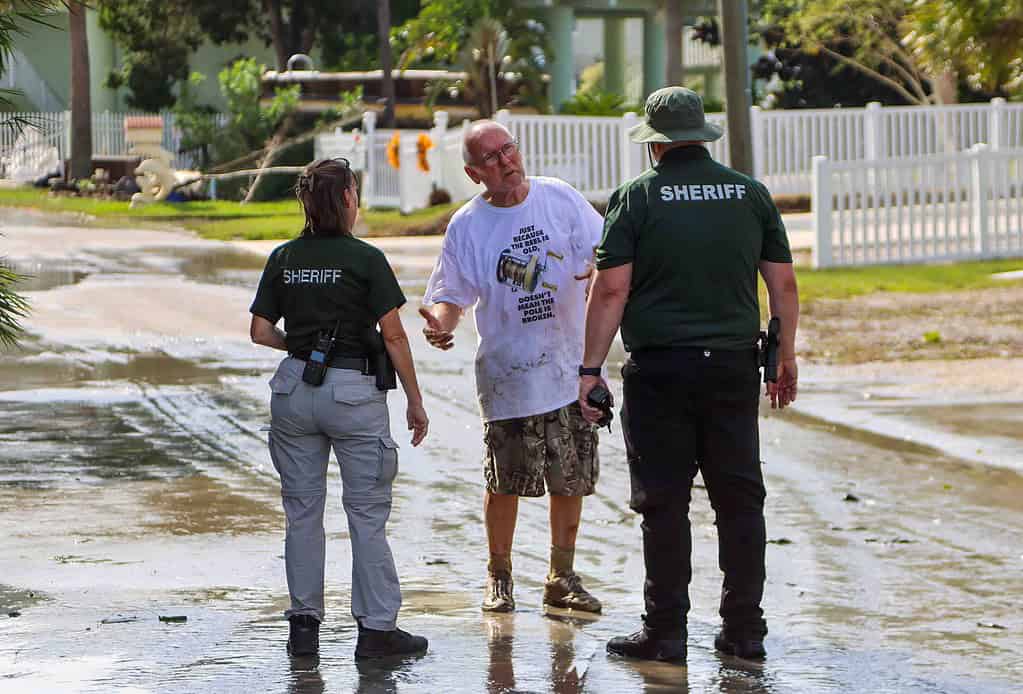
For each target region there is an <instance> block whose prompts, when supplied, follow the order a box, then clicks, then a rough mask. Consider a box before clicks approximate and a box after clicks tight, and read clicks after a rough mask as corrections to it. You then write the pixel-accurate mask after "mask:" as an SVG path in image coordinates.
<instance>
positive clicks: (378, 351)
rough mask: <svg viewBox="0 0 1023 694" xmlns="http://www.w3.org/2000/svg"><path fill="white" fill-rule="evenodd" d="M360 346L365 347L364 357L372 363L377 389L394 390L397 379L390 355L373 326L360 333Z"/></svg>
mask: <svg viewBox="0 0 1023 694" xmlns="http://www.w3.org/2000/svg"><path fill="white" fill-rule="evenodd" d="M362 346H363V347H365V348H366V358H367V359H369V361H370V363H371V364H372V365H373V372H374V373H375V374H376V379H377V390H394V389H395V388H397V387H398V379H397V377H396V374H395V372H394V364H393V363H391V355H389V354H388V353H387V347H386V346H385V345H384V338H383V335H381V334H380V332H379V331H378V330H377V329H376V328H373V327H370V328H366V332H364V333H363V334H362Z"/></svg>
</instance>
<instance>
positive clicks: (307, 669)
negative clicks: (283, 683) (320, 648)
mask: <svg viewBox="0 0 1023 694" xmlns="http://www.w3.org/2000/svg"><path fill="white" fill-rule="evenodd" d="M324 689H325V685H324V681H323V674H322V673H321V672H320V656H318V655H314V656H309V657H300V658H292V659H291V675H290V677H289V678H288V694H323V691H324Z"/></svg>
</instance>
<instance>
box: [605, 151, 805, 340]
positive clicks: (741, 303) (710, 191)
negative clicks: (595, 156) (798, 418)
mask: <svg viewBox="0 0 1023 694" xmlns="http://www.w3.org/2000/svg"><path fill="white" fill-rule="evenodd" d="M761 260H767V261H771V262H775V263H791V262H792V254H791V253H790V251H789V242H788V238H787V237H786V235H785V226H784V225H783V224H782V221H781V215H779V214H778V209H777V208H776V207H775V205H774V202H773V201H772V200H771V196H770V195H769V194H768V192H767V189H766V188H765V187H764V186H763V185H762V184H761V183H759V182H757V181H755V180H753V179H752V178H750V177H748V176H744V175H743V174H741V173H739V172H738V171H733V170H732V169H729V168H728V167H726V166H722V165H721V164H719V163H717V162H715V161H714V160H713V159H711V158H710V154H709V153H708V152H707V150H706V149H705V148H704V147H701V146H691V147H680V148H677V149H673V150H669V151H668V152H666V153H665V154H664V156H663V157H661V160H660V162H658V163H657V165H656V166H655V167H654V168H652V169H648V170H647V171H645V172H643V174H641V175H640V176H638V177H637V178H635V179H633V180H631V181H629V182H627V183H625V184H623V185H622V186H621V187H619V188H618V190H616V191H615V192H614V193H613V194H612V195H611V200H610V201H609V202H608V206H607V215H606V218H605V221H604V238H603V240H602V241H601V243H600V246H599V247H598V248H597V268H598V269H601V270H604V269H607V268H612V267H616V266H619V265H624V264H626V263H632V286H631V291H630V294H629V301H628V303H627V304H626V306H625V315H624V316H623V317H622V340H623V341H624V342H625V349H627V350H629V351H632V350H636V349H645V348H661V347H704V348H708V349H729V350H734V349H745V348H748V347H752V346H753V343H754V341H755V340H756V336H757V334H758V333H759V329H760V328H759V326H760V309H759V305H758V301H757V266H758V264H759V262H760V261H761Z"/></svg>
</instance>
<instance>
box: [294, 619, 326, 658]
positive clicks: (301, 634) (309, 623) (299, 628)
mask: <svg viewBox="0 0 1023 694" xmlns="http://www.w3.org/2000/svg"><path fill="white" fill-rule="evenodd" d="M288 622H289V623H290V625H291V629H290V632H289V634H288V655H296V656H302V655H316V654H317V653H318V652H319V651H320V622H319V620H318V619H316V617H313V616H312V615H307V614H296V615H292V616H291V617H288Z"/></svg>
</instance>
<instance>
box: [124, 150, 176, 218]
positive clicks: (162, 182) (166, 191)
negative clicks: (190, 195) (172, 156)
mask: <svg viewBox="0 0 1023 694" xmlns="http://www.w3.org/2000/svg"><path fill="white" fill-rule="evenodd" d="M177 182H178V178H177V176H175V175H174V169H172V168H171V167H169V166H167V164H166V163H164V161H163V160H161V159H146V160H144V161H143V162H142V163H141V164H139V165H138V167H137V168H136V169H135V183H137V184H138V186H139V188H141V192H138V193H135V194H134V195H132V196H131V204H130V205H129V207H130V208H131V209H135V208H136V207H141V206H142V205H148V204H149V203H151V202H159V201H160V200H166V199H167V196H168V195H170V194H171V191H172V190H174V184H175V183H177Z"/></svg>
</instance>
